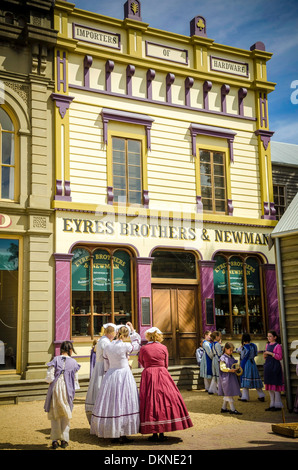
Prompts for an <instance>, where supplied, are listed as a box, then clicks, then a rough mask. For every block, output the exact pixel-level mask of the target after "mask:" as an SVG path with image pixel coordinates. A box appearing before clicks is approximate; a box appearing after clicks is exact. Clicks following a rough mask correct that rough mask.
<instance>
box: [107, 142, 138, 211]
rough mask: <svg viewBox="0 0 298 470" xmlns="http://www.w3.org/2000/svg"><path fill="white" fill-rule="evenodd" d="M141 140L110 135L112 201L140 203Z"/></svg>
mask: <svg viewBox="0 0 298 470" xmlns="http://www.w3.org/2000/svg"><path fill="white" fill-rule="evenodd" d="M141 152H142V146H141V141H139V140H132V139H123V138H119V137H112V155H113V188H114V201H115V202H123V203H126V204H142V165H141V161H142V153H141Z"/></svg>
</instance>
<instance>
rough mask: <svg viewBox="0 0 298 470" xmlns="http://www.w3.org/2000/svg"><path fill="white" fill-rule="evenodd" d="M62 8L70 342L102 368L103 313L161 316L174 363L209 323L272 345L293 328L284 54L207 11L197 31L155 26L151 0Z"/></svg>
mask: <svg viewBox="0 0 298 470" xmlns="http://www.w3.org/2000/svg"><path fill="white" fill-rule="evenodd" d="M54 15H55V20H54V21H55V22H54V28H55V29H56V30H57V31H58V40H57V47H56V50H55V57H54V65H55V91H54V92H53V94H52V96H51V98H52V100H53V102H54V105H55V110H54V113H55V157H54V161H55V177H54V179H55V183H54V184H55V194H54V197H53V201H52V208H53V209H54V211H55V250H54V251H55V253H54V255H53V256H54V259H55V287H56V291H55V292H56V293H55V300H54V303H55V312H54V331H55V334H54V343H55V345H56V350H58V349H59V346H60V343H61V341H63V340H64V339H71V340H73V341H74V344H75V348H76V350H77V352H78V356H80V357H81V360H82V362H84V361H86V367H87V362H88V360H89V352H90V345H91V343H92V341H93V339H94V338H95V339H96V337H97V336H98V334H99V332H100V330H101V326H102V324H104V323H106V322H107V321H113V322H116V323H121V322H125V321H128V320H129V321H131V322H132V323H133V324H134V326H135V327H136V329H137V330H138V331H139V332H140V334H141V335H142V337H143V332H144V331H145V330H146V329H147V328H149V327H150V326H151V325H155V326H158V327H159V328H160V329H161V330H162V331H163V333H164V336H165V344H166V345H167V346H168V349H169V353H170V360H171V363H172V364H190V363H192V362H194V361H195V350H196V348H197V347H198V345H199V342H200V338H201V336H202V335H203V332H204V331H205V330H207V329H209V330H220V331H221V332H222V336H223V338H224V339H225V338H227V339H232V340H233V341H235V344H237V343H239V342H240V339H241V335H242V333H243V332H249V333H250V334H251V336H252V339H253V341H254V342H256V343H257V344H258V346H259V349H260V350H262V349H263V348H264V345H265V341H266V332H267V329H268V328H276V329H279V316H278V300H277V291H276V276H275V264H274V263H275V261H274V253H273V250H271V251H269V249H268V237H269V235H270V233H271V231H272V230H273V228H274V227H275V225H276V217H275V209H274V202H273V201H274V199H273V185H272V171H271V158H270V138H271V136H272V134H273V132H272V131H271V130H270V129H269V118H268V101H267V95H268V93H270V92H272V91H273V90H274V86H275V84H274V83H271V82H269V81H268V80H267V74H266V63H267V61H268V60H269V59H270V58H271V55H272V54H271V53H269V52H267V51H266V50H265V46H264V44H263V43H261V42H256V43H255V44H254V45H253V46H252V47H251V48H250V49H249V50H243V49H238V48H234V47H230V46H224V45H221V44H217V43H216V42H215V41H214V40H212V39H210V38H209V37H208V36H207V28H206V20H205V18H203V17H201V16H196V17H194V18H193V19H190V33H189V36H184V35H180V34H176V33H171V32H166V31H161V30H158V29H155V28H152V27H150V26H149V25H148V24H147V23H146V22H144V18H142V16H141V2H139V1H138V0H128V1H127V2H126V3H125V5H124V19H123V20H119V19H114V18H110V17H106V16H104V15H101V14H95V13H91V12H88V11H83V10H80V9H77V8H76V7H75V5H74V4H72V3H68V2H64V1H57V2H56V4H55V13H54ZM84 358H85V359H84ZM83 370H85V369H84V368H83ZM85 372H86V370H85Z"/></svg>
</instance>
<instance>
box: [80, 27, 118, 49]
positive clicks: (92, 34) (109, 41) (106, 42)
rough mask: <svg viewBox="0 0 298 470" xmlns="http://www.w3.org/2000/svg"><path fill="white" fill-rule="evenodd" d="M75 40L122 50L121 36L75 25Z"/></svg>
mask: <svg viewBox="0 0 298 470" xmlns="http://www.w3.org/2000/svg"><path fill="white" fill-rule="evenodd" d="M72 34H73V38H74V39H77V40H79V41H84V42H89V43H92V44H97V45H98V46H104V47H112V48H113V49H120V34H116V33H111V32H108V31H101V30H99V29H95V28H90V27H87V26H84V25H80V24H75V23H73V33H72Z"/></svg>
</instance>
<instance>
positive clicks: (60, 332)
mask: <svg viewBox="0 0 298 470" xmlns="http://www.w3.org/2000/svg"><path fill="white" fill-rule="evenodd" d="M72 257H73V255H72V254H69V253H67V254H64V253H55V254H54V258H55V262H56V279H55V287H56V292H55V335H54V338H55V340H54V344H55V355H57V354H59V352H60V345H61V343H62V342H63V341H69V340H70V338H71V331H70V324H71V321H70V316H71V260H72Z"/></svg>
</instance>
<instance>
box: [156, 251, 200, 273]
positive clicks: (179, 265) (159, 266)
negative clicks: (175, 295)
mask: <svg viewBox="0 0 298 470" xmlns="http://www.w3.org/2000/svg"><path fill="white" fill-rule="evenodd" d="M152 257H153V258H154V261H153V263H152V277H154V278H172V279H196V277H197V273H196V257H195V255H194V254H193V253H191V252H188V251H166V250H156V251H154V252H153V254H152Z"/></svg>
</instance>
